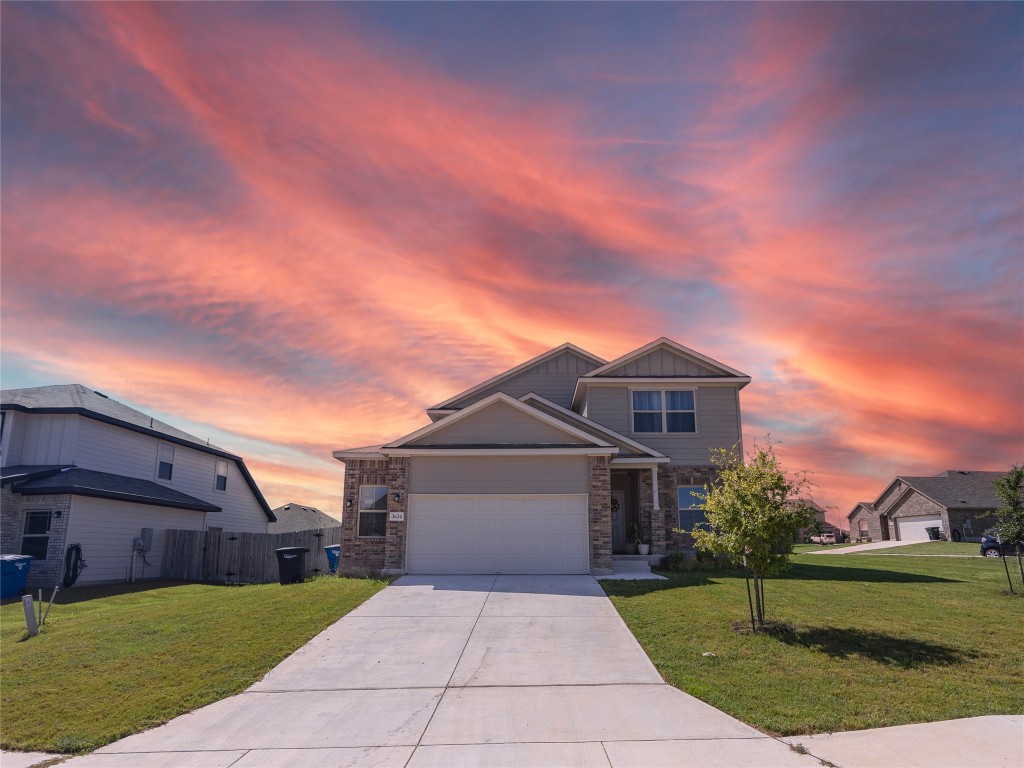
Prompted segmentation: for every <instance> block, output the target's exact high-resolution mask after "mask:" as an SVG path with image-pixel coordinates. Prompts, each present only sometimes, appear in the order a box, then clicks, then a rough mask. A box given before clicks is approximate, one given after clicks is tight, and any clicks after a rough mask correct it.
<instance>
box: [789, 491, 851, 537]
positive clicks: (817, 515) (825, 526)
mask: <svg viewBox="0 0 1024 768" xmlns="http://www.w3.org/2000/svg"><path fill="white" fill-rule="evenodd" d="M799 501H800V503H802V504H803V505H804V506H807V507H810V508H811V509H813V510H814V521H815V522H816V523H817V524H818V528H820V530H821V532H822V533H831V534H832V535H834V536H835V537H836V543H839V542H842V540H843V535H844V534H845V533H846V532H845V531H844V530H843V529H842V528H840V527H839V526H838V525H833V524H832V523H830V522H828V520H826V519H825V510H824V509H823V508H822V507H820V506H819V505H818V504H816V503H815V502H813V501H811V500H810V499H799ZM815 535H817V534H816V533H815V529H814V528H801V529H800V530H799V531H797V533H796V536H795V538H794V539H793V540H794V541H795V542H796V543H798V544H806V543H807V542H808V541H809V540H810V537H811V536H815Z"/></svg>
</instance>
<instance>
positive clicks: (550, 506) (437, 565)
mask: <svg viewBox="0 0 1024 768" xmlns="http://www.w3.org/2000/svg"><path fill="white" fill-rule="evenodd" d="M588 532H589V526H588V523H587V497H586V495H562V494H550V495H549V494H545V495H537V494H533V495H476V494H474V495H465V494H451V495H435V494H410V495H409V539H408V543H407V545H406V571H407V572H408V573H425V574H435V573H437V574H440V573H588V572H589V571H590V558H589V555H588Z"/></svg>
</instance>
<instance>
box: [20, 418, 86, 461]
mask: <svg viewBox="0 0 1024 768" xmlns="http://www.w3.org/2000/svg"><path fill="white" fill-rule="evenodd" d="M12 416H14V418H13V419H11V417H12ZM7 418H9V419H11V420H12V422H13V424H10V425H8V427H7V428H9V429H10V430H11V437H10V442H9V443H8V455H7V456H5V457H4V464H5V465H6V466H14V465H17V464H29V465H31V464H70V463H71V462H72V461H74V458H75V452H76V449H77V446H78V432H79V428H80V425H81V422H82V417H81V416H76V415H73V414H70V415H69V414H38V415H36V414H28V413H16V412H13V411H9V412H8V413H7Z"/></svg>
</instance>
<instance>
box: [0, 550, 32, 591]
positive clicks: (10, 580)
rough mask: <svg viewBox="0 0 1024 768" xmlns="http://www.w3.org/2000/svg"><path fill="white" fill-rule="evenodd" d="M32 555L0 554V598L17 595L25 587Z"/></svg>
mask: <svg viewBox="0 0 1024 768" xmlns="http://www.w3.org/2000/svg"><path fill="white" fill-rule="evenodd" d="M30 567H32V555H0V598H8V597H17V596H18V595H19V594H21V591H22V590H23V589H25V582H26V581H28V569H29V568H30Z"/></svg>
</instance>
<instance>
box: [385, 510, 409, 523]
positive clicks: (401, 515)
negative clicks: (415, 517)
mask: <svg viewBox="0 0 1024 768" xmlns="http://www.w3.org/2000/svg"><path fill="white" fill-rule="evenodd" d="M388 520H390V521H391V522H392V523H404V522H405V512H388Z"/></svg>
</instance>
